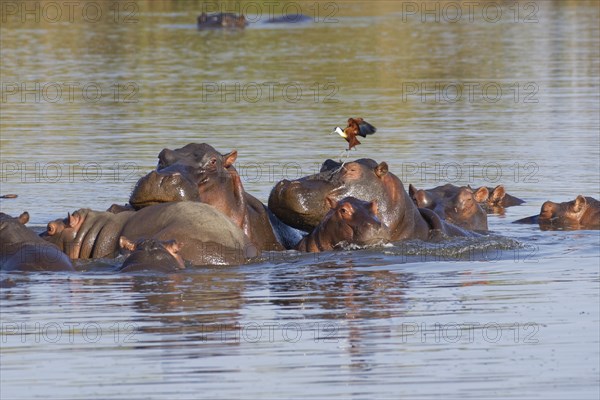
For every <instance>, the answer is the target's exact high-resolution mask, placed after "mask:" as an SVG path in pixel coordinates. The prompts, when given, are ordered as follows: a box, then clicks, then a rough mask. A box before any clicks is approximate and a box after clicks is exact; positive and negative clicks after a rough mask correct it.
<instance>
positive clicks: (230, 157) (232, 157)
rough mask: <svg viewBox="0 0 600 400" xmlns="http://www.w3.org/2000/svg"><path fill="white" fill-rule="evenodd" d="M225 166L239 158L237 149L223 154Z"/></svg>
mask: <svg viewBox="0 0 600 400" xmlns="http://www.w3.org/2000/svg"><path fill="white" fill-rule="evenodd" d="M223 160H224V161H223V166H224V167H225V168H229V167H231V166H232V165H233V163H234V162H235V160H237V150H232V151H231V153H228V154H225V155H223Z"/></svg>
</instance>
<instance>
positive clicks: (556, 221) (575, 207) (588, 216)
mask: <svg viewBox="0 0 600 400" xmlns="http://www.w3.org/2000/svg"><path fill="white" fill-rule="evenodd" d="M538 223H539V224H540V227H542V228H546V229H600V202H599V201H598V200H596V199H594V198H592V197H584V196H582V195H579V196H577V198H575V200H571V201H567V202H563V203H555V202H553V201H546V202H545V203H544V204H542V208H541V210H540V215H539V218H538Z"/></svg>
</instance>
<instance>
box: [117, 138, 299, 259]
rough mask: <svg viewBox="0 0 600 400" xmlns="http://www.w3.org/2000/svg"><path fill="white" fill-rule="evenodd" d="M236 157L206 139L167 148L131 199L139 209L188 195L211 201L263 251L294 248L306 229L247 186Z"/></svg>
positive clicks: (206, 201) (180, 198) (130, 201)
mask: <svg viewBox="0 0 600 400" xmlns="http://www.w3.org/2000/svg"><path fill="white" fill-rule="evenodd" d="M236 159H237V151H235V150H233V151H231V152H229V153H227V154H221V153H219V152H218V151H217V150H215V149H214V148H213V147H212V146H210V145H208V144H206V143H202V144H198V143H190V144H188V145H186V146H184V147H182V148H180V149H175V150H170V149H163V150H162V151H161V152H160V154H159V155H158V160H159V161H158V166H157V168H156V170H155V171H152V172H150V173H149V174H148V175H146V176H144V177H142V178H141V179H140V180H139V181H138V183H137V184H136V186H135V188H134V189H133V192H132V193H131V196H130V198H129V203H130V204H131V205H132V206H133V207H134V208H136V209H140V208H143V207H145V206H147V205H150V204H157V203H161V202H168V201H180V200H182V199H184V200H189V201H199V202H202V203H206V204H210V205H212V206H214V207H215V208H216V209H217V210H219V211H221V212H222V213H223V214H225V215H226V216H228V217H229V219H231V221H233V223H234V224H235V225H237V226H238V227H240V228H241V229H242V230H243V231H244V233H246V235H247V236H248V237H249V238H250V240H251V241H252V242H253V243H254V244H255V245H256V246H257V247H258V248H259V249H260V250H283V249H284V248H288V249H289V248H293V247H294V246H295V245H296V244H297V243H298V242H299V241H300V240H301V239H302V236H301V234H300V232H298V231H296V230H294V229H292V228H290V227H289V226H286V225H285V224H283V223H281V221H279V220H278V219H277V218H276V217H275V216H274V215H273V214H272V213H271V212H270V211H269V210H268V209H267V208H266V207H265V206H264V204H262V203H261V202H260V201H259V200H258V199H257V198H256V197H254V196H252V195H251V194H249V193H247V192H246V191H245V190H244V186H243V185H242V180H241V178H240V176H239V174H238V172H237V171H236V169H235V167H234V166H233V163H234V162H235V161H236Z"/></svg>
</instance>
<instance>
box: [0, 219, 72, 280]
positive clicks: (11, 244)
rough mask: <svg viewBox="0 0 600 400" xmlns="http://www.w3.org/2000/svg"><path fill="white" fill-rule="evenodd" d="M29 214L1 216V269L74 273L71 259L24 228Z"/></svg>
mask: <svg viewBox="0 0 600 400" xmlns="http://www.w3.org/2000/svg"><path fill="white" fill-rule="evenodd" d="M27 222H29V213H27V212H24V213H23V214H21V215H20V216H19V217H18V218H13V217H11V216H10V215H8V214H4V213H0V243H1V244H0V270H2V271H74V269H73V265H72V264H71V260H69V258H68V257H67V256H66V255H65V254H64V253H63V252H61V251H60V249H59V248H58V247H56V246H54V245H53V244H52V243H48V242H46V241H45V240H43V239H41V238H40V237H39V236H38V235H36V233H35V232H34V231H32V230H31V229H29V228H27V227H26V226H25V224H26V223H27Z"/></svg>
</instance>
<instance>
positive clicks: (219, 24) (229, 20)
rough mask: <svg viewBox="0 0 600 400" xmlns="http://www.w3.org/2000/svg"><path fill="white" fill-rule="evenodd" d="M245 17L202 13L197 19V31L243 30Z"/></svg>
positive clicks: (230, 14)
mask: <svg viewBox="0 0 600 400" xmlns="http://www.w3.org/2000/svg"><path fill="white" fill-rule="evenodd" d="M246 25H247V22H246V17H244V16H243V15H237V14H234V13H216V14H206V13H202V14H200V15H199V16H198V18H197V26H198V29H214V28H244V27H245V26H246Z"/></svg>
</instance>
